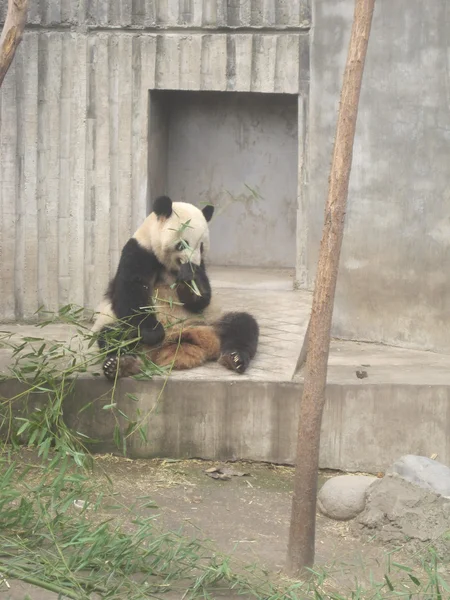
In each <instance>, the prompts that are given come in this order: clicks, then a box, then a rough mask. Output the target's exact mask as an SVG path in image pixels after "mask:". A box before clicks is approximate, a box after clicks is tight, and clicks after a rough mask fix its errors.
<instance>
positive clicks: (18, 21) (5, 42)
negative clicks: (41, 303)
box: [0, 0, 28, 87]
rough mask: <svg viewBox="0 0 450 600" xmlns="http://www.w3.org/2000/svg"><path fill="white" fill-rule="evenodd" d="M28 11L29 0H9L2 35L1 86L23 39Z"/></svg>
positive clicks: (0, 58) (0, 41)
mask: <svg viewBox="0 0 450 600" xmlns="http://www.w3.org/2000/svg"><path fill="white" fill-rule="evenodd" d="M27 12H28V0H8V12H7V13H6V19H5V24H4V26H3V30H2V35H1V36H0V87H1V85H2V83H3V80H4V78H5V75H6V73H7V72H8V69H9V67H10V66H11V63H12V60H13V58H14V54H15V53H16V50H17V46H18V45H19V44H20V41H21V39H22V35H23V30H24V29H25V24H26V21H27Z"/></svg>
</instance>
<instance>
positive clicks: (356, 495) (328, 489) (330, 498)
mask: <svg viewBox="0 0 450 600" xmlns="http://www.w3.org/2000/svg"><path fill="white" fill-rule="evenodd" d="M374 481H377V478H376V477H371V476H368V475H340V476H339V477H333V478H332V479H329V480H328V481H326V482H325V483H324V485H323V487H322V489H321V490H320V492H319V495H318V498H317V505H318V508H319V510H320V512H321V513H322V514H324V515H325V516H326V517H329V518H330V519H335V520H337V521H348V520H349V519H354V518H355V517H356V516H357V515H359V513H360V512H362V511H363V510H364V507H365V504H366V493H367V489H368V488H369V486H370V485H371V484H372V483H373V482H374Z"/></svg>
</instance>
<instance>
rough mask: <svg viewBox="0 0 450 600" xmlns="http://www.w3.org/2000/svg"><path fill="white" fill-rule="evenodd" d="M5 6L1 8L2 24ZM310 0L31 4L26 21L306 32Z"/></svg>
mask: <svg viewBox="0 0 450 600" xmlns="http://www.w3.org/2000/svg"><path fill="white" fill-rule="evenodd" d="M6 5H7V2H6V0H4V1H3V2H2V3H1V4H0V20H1V21H3V20H4V17H5V14H6ZM309 18H310V8H309V1H308V0H233V1H227V0H40V1H39V2H38V1H37V0H36V1H33V2H30V9H29V18H28V21H29V23H31V24H32V25H35V26H37V25H39V26H42V27H51V26H54V25H62V26H67V27H71V26H72V27H73V26H76V25H88V26H89V27H100V28H102V27H106V28H109V27H115V28H117V27H119V28H133V29H151V28H162V27H175V28H179V27H183V28H190V27H208V28H212V29H216V28H223V27H231V28H241V27H259V28H274V27H279V28H296V27H305V26H308V23H309Z"/></svg>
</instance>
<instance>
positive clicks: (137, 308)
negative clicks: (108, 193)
mask: <svg viewBox="0 0 450 600" xmlns="http://www.w3.org/2000/svg"><path fill="white" fill-rule="evenodd" d="M213 213H214V207H213V206H211V205H208V206H206V207H205V208H204V209H203V210H200V209H199V208H197V207H196V206H194V205H193V204H190V203H187V202H172V200H171V199H170V198H169V197H167V196H160V197H158V198H157V199H156V200H155V202H154V205H153V210H152V212H151V213H150V214H149V215H148V217H147V218H146V219H145V221H144V222H143V223H142V225H141V226H140V227H139V228H138V229H137V231H136V232H135V234H134V235H133V237H132V238H130V239H129V240H128V242H127V243H126V244H125V246H124V247H123V250H122V253H121V257H120V260H119V265H118V268H117V271H116V274H115V277H114V278H113V279H112V280H111V281H110V283H109V286H108V289H107V291H106V294H105V297H104V300H103V302H102V303H101V305H100V307H99V308H98V312H97V315H96V319H95V323H94V326H93V328H92V331H93V332H94V333H96V335H97V342H98V346H99V348H100V350H101V351H102V352H104V353H105V354H106V358H105V361H104V363H103V372H104V374H105V376H106V377H107V378H108V379H110V380H113V379H116V378H118V377H128V376H131V375H136V374H138V373H139V372H140V371H141V369H142V366H143V362H142V360H141V359H140V358H139V356H138V354H139V352H138V351H137V350H138V349H140V350H141V351H142V350H143V351H144V352H145V354H146V356H147V357H148V358H149V359H150V360H151V361H152V362H153V363H154V364H156V365H158V366H160V367H164V366H168V365H172V368H173V369H192V368H194V367H197V366H200V365H202V364H204V363H206V362H207V361H218V362H219V363H220V364H222V365H223V366H225V367H226V368H228V369H230V370H233V371H235V372H236V373H239V374H242V373H244V372H245V371H246V370H247V368H248V366H249V364H250V362H251V360H252V359H253V357H254V356H255V353H256V350H257V345H258V338H259V326H258V323H257V322H256V320H255V318H254V317H253V316H252V315H251V314H249V313H246V312H228V313H225V314H221V311H220V307H218V306H216V304H215V302H214V298H213V296H212V290H211V285H210V282H209V279H208V275H207V273H206V267H205V258H206V256H207V254H208V250H209V228H208V223H209V221H210V220H211V218H212V216H213ZM117 332H121V334H122V335H124V337H125V338H127V336H129V337H131V338H133V340H134V343H136V344H137V345H136V346H134V347H133V346H131V349H130V351H129V352H128V351H127V353H125V354H123V351H122V350H121V351H120V352H119V351H118V349H117V348H118V346H117V343H116V344H115V347H113V346H112V345H111V333H113V334H114V333H117ZM128 339H129V338H128Z"/></svg>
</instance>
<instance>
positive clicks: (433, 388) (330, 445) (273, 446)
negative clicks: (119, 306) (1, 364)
mask: <svg viewBox="0 0 450 600" xmlns="http://www.w3.org/2000/svg"><path fill="white" fill-rule="evenodd" d="M366 381H367V380H357V379H356V378H355V380H354V381H352V382H350V381H348V382H347V383H345V384H343V383H333V382H330V383H329V385H328V387H327V400H326V406H325V412H324V418H323V423H322V437H321V450H320V466H321V467H322V468H329V469H340V470H345V471H350V472H351V471H354V472H359V471H363V472H369V473H377V472H380V471H382V472H383V471H384V470H385V469H386V468H387V467H388V466H389V465H391V464H392V462H393V461H394V460H395V459H396V458H397V457H398V456H401V455H403V454H405V453H407V452H414V453H416V454H422V455H428V456H429V455H431V454H432V453H437V454H438V457H439V460H440V461H441V462H443V463H445V464H447V465H450V446H449V439H448V428H449V425H450V383H449V384H447V385H410V384H408V383H407V382H405V383H403V384H384V385H381V384H379V385H371V384H370V383H365V382H366ZM20 389H23V388H21V387H20V385H19V384H17V383H16V382H14V381H9V382H3V383H0V394H1V395H2V396H4V397H11V396H13V395H15V394H16V393H18V391H19V390H20ZM301 390H302V384H301V383H287V382H286V383H283V382H270V381H258V380H256V381H255V380H253V381H249V380H243V381H240V380H234V381H227V380H217V379H210V380H207V379H205V378H202V379H201V380H189V379H183V378H181V377H175V378H174V377H171V378H170V379H169V380H168V381H167V383H166V385H165V386H164V380H163V379H155V380H153V381H135V380H131V379H127V380H121V381H120V382H119V383H118V385H117V387H116V388H115V390H114V394H113V395H111V394H112V388H111V384H110V383H108V382H107V381H106V380H105V379H102V378H95V379H93V378H92V377H82V378H79V379H78V381H77V384H76V389H75V395H74V396H73V397H70V398H68V399H67V401H66V403H65V407H64V416H65V419H66V421H67V423H68V424H69V425H70V426H71V427H73V428H74V429H75V430H76V431H79V432H81V433H83V434H85V435H88V436H92V437H93V438H95V439H97V440H99V442H98V444H96V445H95V446H94V450H97V451H101V452H114V451H116V452H117V448H115V445H114V442H113V434H114V428H115V425H116V422H119V423H120V425H121V427H123V428H124V429H125V428H126V427H127V426H128V421H126V420H125V419H124V418H123V417H122V416H121V415H120V414H118V413H117V414H116V415H114V414H113V412H112V411H111V410H104V409H103V406H104V405H107V404H109V403H110V402H111V398H112V399H113V401H114V402H116V403H117V408H119V409H120V410H121V411H122V412H123V413H124V414H126V415H127V416H128V418H129V419H131V420H137V421H138V422H139V423H141V424H142V426H143V427H144V430H145V432H146V435H147V438H148V441H147V442H146V443H144V442H143V441H142V439H141V437H140V436H139V435H138V434H136V435H134V436H132V437H130V438H129V440H128V442H129V445H128V453H129V455H130V456H132V457H141V458H144V457H166V458H167V457H168V458H189V457H197V458H208V459H212V460H226V459H238V458H239V459H248V460H256V461H267V462H275V463H279V464H293V463H294V461H295V449H296V441H297V417H298V410H297V407H298V402H299V398H300V395H301ZM130 395H131V397H134V398H137V399H138V402H136V401H135V400H132V399H131V397H130ZM35 400H36V401H37V402H43V401H44V400H45V397H44V396H42V395H41V396H39V397H36V398H35ZM89 403H91V405H90V406H89V408H87V409H85V410H83V412H79V411H80V409H81V408H83V407H85V406H86V405H88V404H89ZM15 406H18V403H17V402H16V403H15ZM31 406H34V405H31ZM137 409H139V414H138V413H137Z"/></svg>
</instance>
